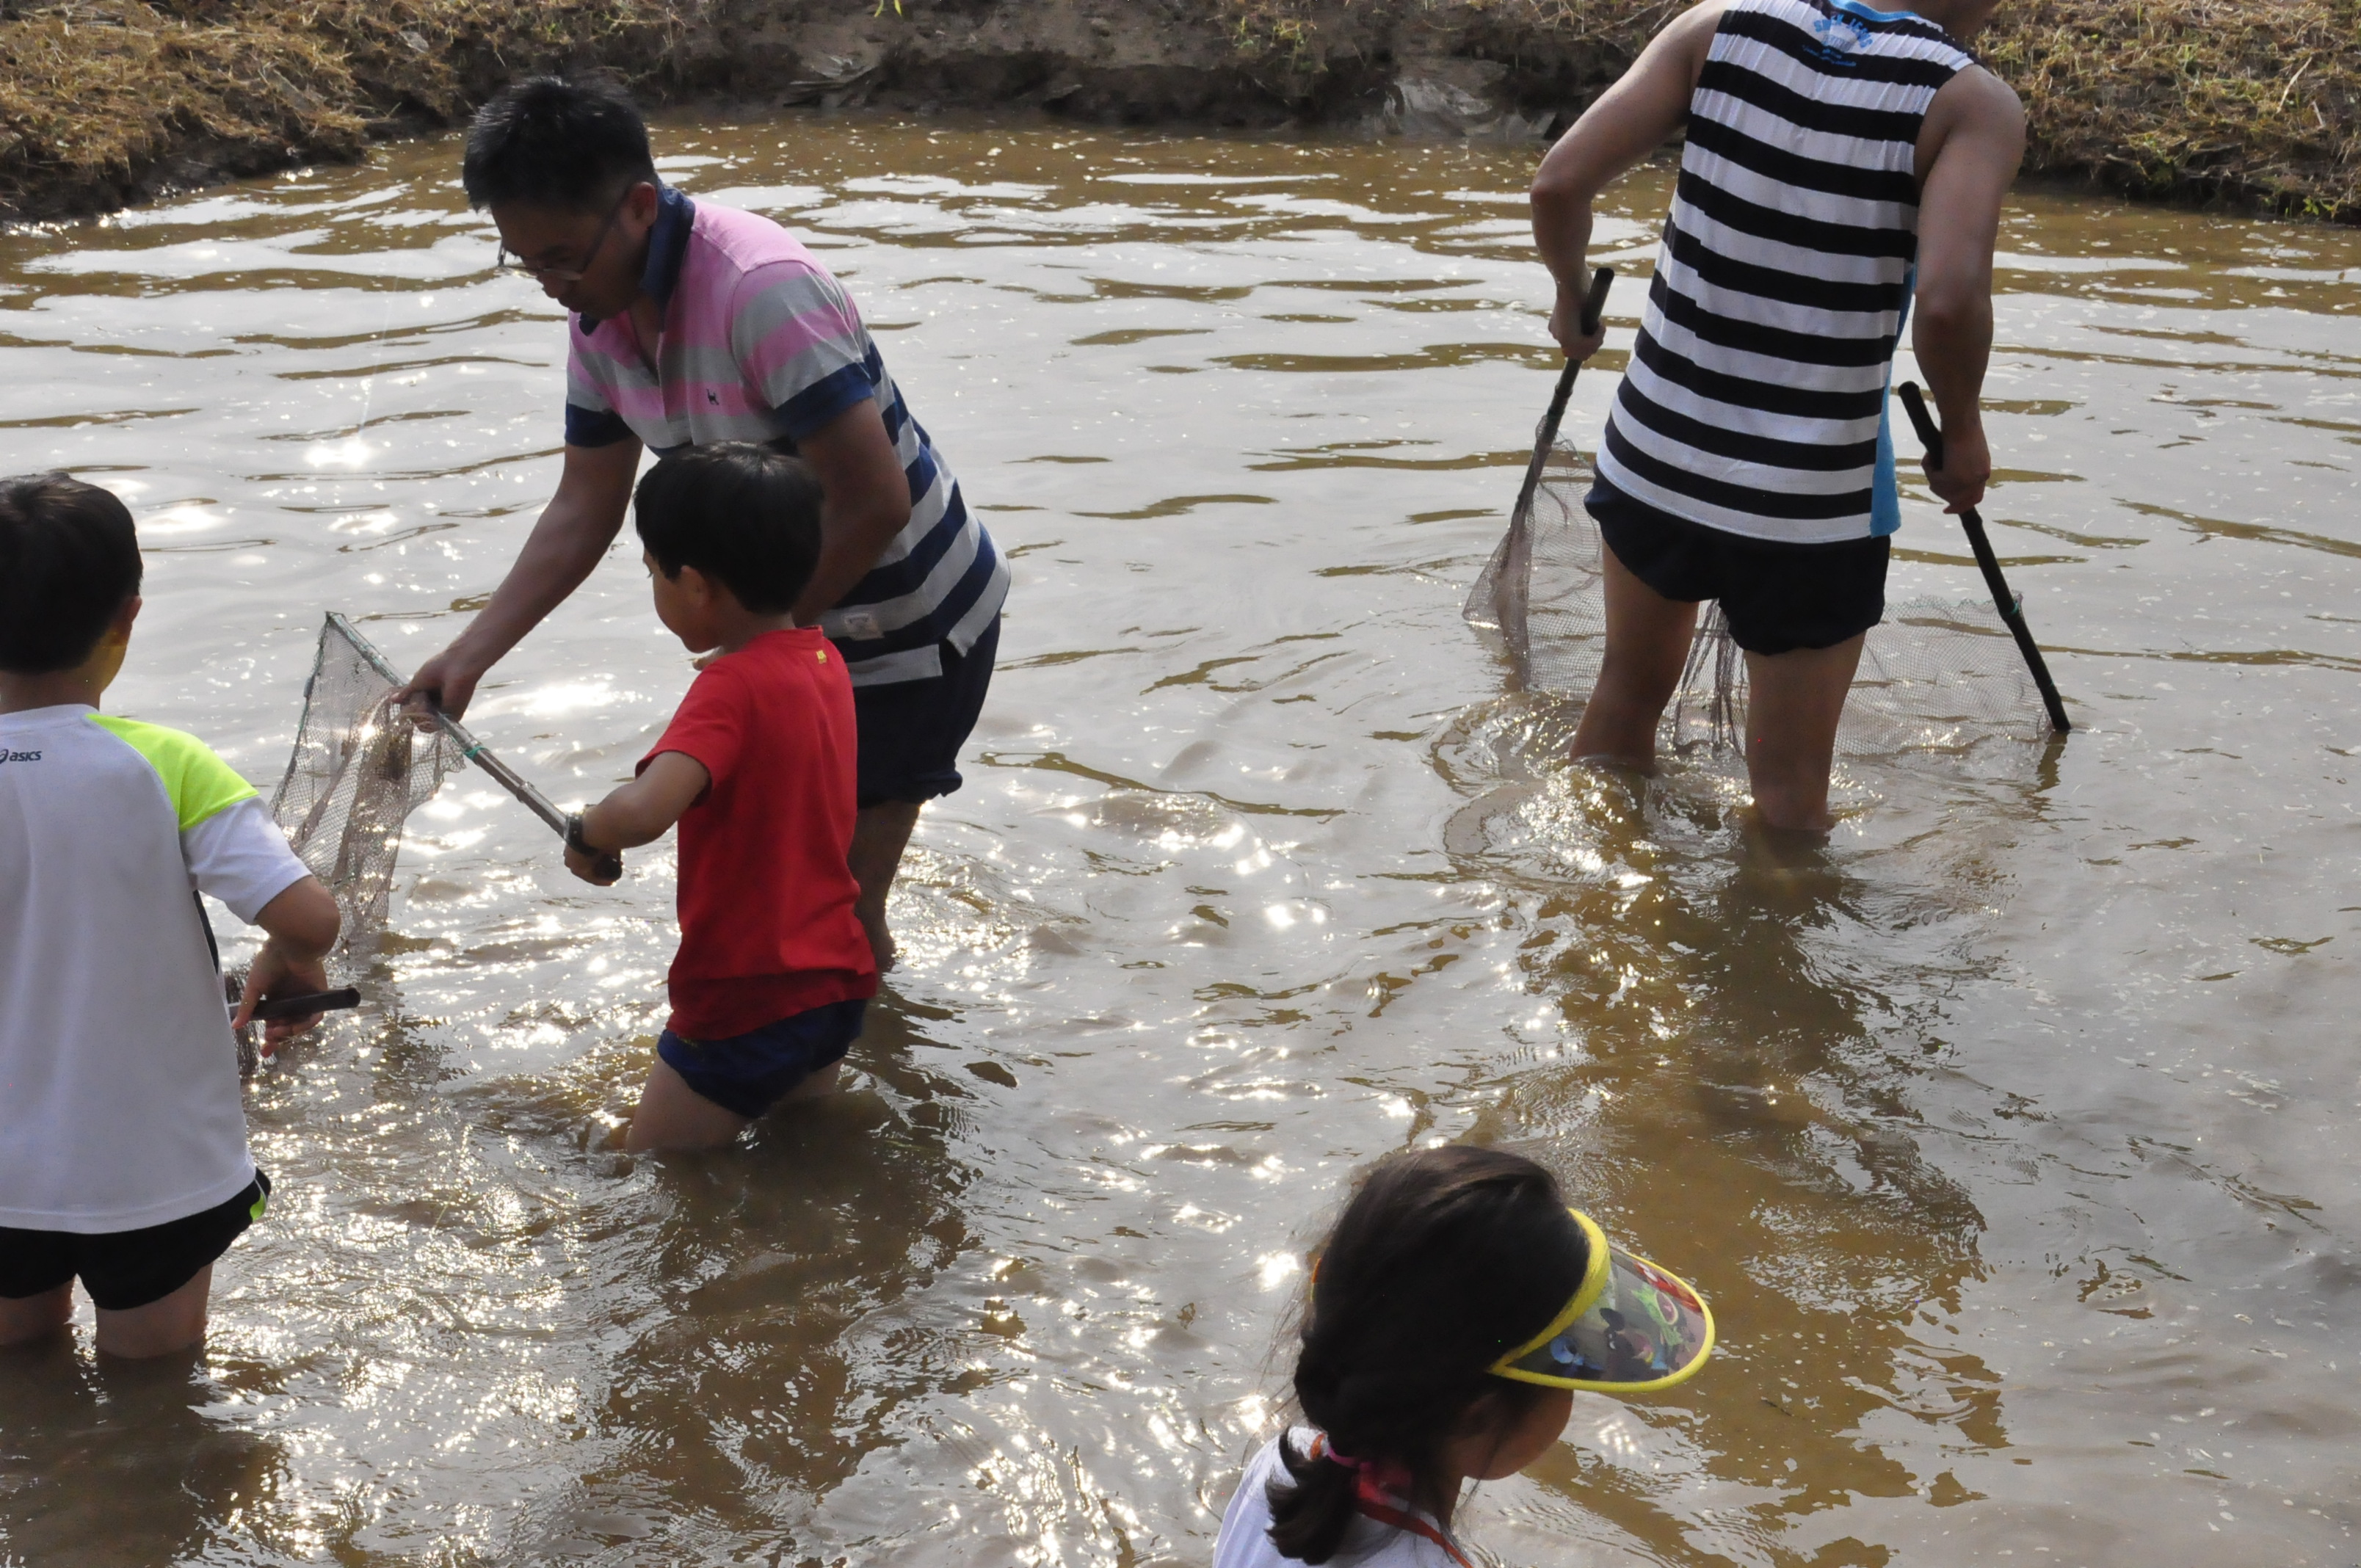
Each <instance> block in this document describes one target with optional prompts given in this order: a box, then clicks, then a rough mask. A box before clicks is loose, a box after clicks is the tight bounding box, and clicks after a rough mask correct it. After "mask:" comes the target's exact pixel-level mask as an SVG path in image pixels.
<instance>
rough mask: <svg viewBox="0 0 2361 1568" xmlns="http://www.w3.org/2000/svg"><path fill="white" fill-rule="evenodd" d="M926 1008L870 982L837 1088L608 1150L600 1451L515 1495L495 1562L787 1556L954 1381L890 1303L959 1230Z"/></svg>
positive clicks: (938, 1345)
mask: <svg viewBox="0 0 2361 1568" xmlns="http://www.w3.org/2000/svg"><path fill="white" fill-rule="evenodd" d="M924 1011H926V1010H925V1009H922V1008H911V1007H906V1006H904V1005H902V1004H900V1003H898V1002H896V1001H895V999H893V998H891V997H890V995H889V996H887V997H884V998H881V1000H880V1002H879V1003H875V1004H873V1006H872V1008H871V1011H870V1014H869V1025H868V1028H867V1029H866V1031H865V1032H864V1034H863V1036H862V1039H861V1040H860V1042H859V1043H858V1044H857V1045H856V1046H855V1047H854V1048H853V1051H852V1053H851V1057H850V1058H849V1064H848V1065H849V1067H850V1069H851V1077H850V1078H849V1083H850V1085H851V1087H850V1089H849V1091H848V1092H846V1093H843V1094H840V1095H838V1096H836V1097H834V1098H833V1099H831V1100H826V1101H820V1102H813V1103H809V1104H803V1105H796V1106H791V1107H788V1108H785V1109H784V1110H782V1111H780V1112H777V1113H774V1114H773V1115H772V1116H770V1117H768V1118H766V1119H764V1120H763V1122H761V1123H758V1124H757V1125H756V1127H755V1130H754V1132H753V1134H752V1136H751V1137H750V1138H749V1139H748V1141H747V1142H746V1143H744V1144H743V1145H741V1146H739V1147H737V1148H735V1149H732V1150H730V1151H728V1152H727V1153H724V1154H719V1155H701V1156H668V1157H659V1158H648V1157H642V1158H641V1159H639V1160H637V1161H629V1160H622V1161H620V1165H621V1166H623V1167H624V1168H629V1167H631V1166H632V1165H636V1166H637V1167H638V1170H636V1171H633V1172H631V1174H633V1175H634V1176H636V1175H638V1174H640V1173H642V1172H644V1173H646V1174H647V1175H648V1176H649V1177H650V1179H649V1180H648V1181H647V1182H646V1183H644V1184H643V1185H642V1184H640V1183H637V1182H635V1183H634V1184H633V1185H634V1186H635V1187H637V1188H638V1201H636V1202H633V1203H631V1204H628V1205H619V1206H617V1207H616V1208H614V1209H613V1210H611V1211H610V1212H609V1214H608V1215H607V1217H606V1221H605V1223H602V1224H599V1225H598V1226H596V1227H595V1228H593V1229H591V1230H588V1231H586V1232H585V1233H584V1234H580V1235H579V1236H577V1238H576V1243H577V1260H578V1266H579V1268H580V1271H581V1274H582V1275H583V1276H584V1279H583V1282H582V1283H583V1285H584V1286H586V1287H587V1288H588V1291H589V1293H590V1295H591V1297H592V1299H594V1300H598V1301H603V1302H604V1303H606V1304H607V1310H605V1311H603V1312H601V1313H599V1318H600V1320H601V1321H596V1322H594V1323H592V1324H590V1325H587V1330H588V1332H590V1333H591V1334H593V1335H594V1336H596V1337H598V1338H599V1339H601V1340H603V1341H605V1342H607V1344H608V1347H609V1348H608V1351H607V1357H606V1363H607V1364H606V1369H605V1371H604V1373H603V1392H602V1394H601V1396H600V1398H598V1400H597V1401H596V1402H595V1405H594V1407H593V1409H592V1412H591V1425H592V1426H593V1427H594V1428H595V1430H596V1432H597V1439H596V1441H597V1442H598V1444H599V1445H601V1446H602V1447H603V1448H604V1449H605V1450H606V1452H607V1453H608V1454H609V1458H608V1460H607V1461H606V1462H605V1463H603V1464H595V1465H592V1466H590V1467H588V1468H587V1469H585V1470H584V1471H583V1472H582V1473H581V1475H579V1477H578V1479H577V1480H575V1481H574V1482H572V1483H571V1484H570V1485H568V1486H566V1487H564V1488H562V1489H561V1496H560V1497H555V1498H551V1499H547V1500H544V1502H543V1503H542V1504H540V1505H539V1506H537V1507H535V1508H533V1509H532V1510H530V1512H529V1513H528V1515H527V1516H526V1517H525V1519H522V1520H521V1521H520V1524H519V1527H518V1529H517V1530H515V1531H514V1532H513V1533H512V1534H511V1537H510V1552H509V1553H508V1554H507V1555H506V1556H504V1557H503V1559H502V1560H503V1561H511V1562H542V1561H565V1562H581V1561H592V1562H599V1561H613V1562H619V1563H620V1562H640V1561H645V1560H647V1559H646V1558H645V1556H644V1553H646V1552H658V1553H660V1554H661V1556H662V1560H663V1561H665V1562H668V1563H681V1562H703V1561H715V1562H719V1561H740V1560H742V1557H743V1554H744V1553H745V1552H747V1550H748V1549H749V1546H750V1543H755V1544H759V1543H768V1544H769V1546H770V1547H772V1548H773V1549H775V1550H776V1551H779V1552H787V1551H789V1550H790V1549H791V1548H792V1545H793V1541H794V1540H795V1538H796V1534H797V1533H798V1532H797V1526H798V1524H799V1523H800V1521H801V1519H803V1517H804V1515H805V1514H806V1512H807V1508H808V1506H809V1502H810V1499H811V1498H812V1497H814V1496H816V1495H825V1494H826V1493H827V1492H828V1491H829V1489H830V1488H832V1487H833V1486H836V1485H837V1484H839V1483H840V1482H841V1481H843V1480H844V1479H845V1478H846V1477H848V1476H850V1475H851V1474H852V1473H853V1472H854V1470H855V1469H856V1468H858V1467H859V1465H860V1464H861V1463H862V1459H863V1458H864V1457H865V1456H867V1455H868V1454H870V1453H873V1452H874V1451H876V1450H878V1449H879V1448H881V1447H883V1446H884V1445H885V1444H887V1443H888V1442H889V1441H890V1439H891V1433H892V1431H893V1430H894V1428H895V1425H896V1421H897V1416H898V1415H899V1413H900V1412H901V1410H902V1409H903V1407H904V1406H905V1405H906V1403H908V1402H909V1401H910V1400H911V1399H913V1398H922V1397H924V1396H928V1395H932V1394H936V1393H941V1392H952V1393H956V1392H957V1391H958V1386H959V1384H960V1383H961V1376H962V1374H961V1364H960V1360H959V1357H958V1356H957V1354H955V1353H956V1349H957V1347H956V1345H954V1344H951V1343H943V1342H939V1341H937V1340H935V1339H933V1338H931V1337H929V1336H928V1334H926V1333H925V1332H920V1331H919V1330H917V1329H916V1328H914V1327H913V1326H911V1325H910V1324H909V1323H907V1322H906V1321H904V1320H903V1318H902V1316H901V1315H900V1311H899V1309H900V1308H901V1307H902V1306H903V1305H904V1304H905V1303H906V1300H907V1299H908V1298H909V1297H910V1296H911V1295H912V1294H913V1293H914V1292H916V1291H917V1290H919V1289H922V1288H925V1287H926V1286H927V1285H928V1283H929V1282H930V1281H931V1280H932V1279H933V1278H934V1277H935V1276H936V1275H937V1273H939V1271H940V1270H942V1269H944V1268H945V1267H947V1266H950V1264H951V1263H952V1262H953V1261H954V1260H955V1259H956V1258H958V1257H959V1256H960V1255H961V1253H963V1252H965V1251H968V1250H970V1249H972V1246H973V1245H974V1243H973V1239H972V1236H971V1235H970V1234H969V1230H968V1227H967V1224H966V1223H965V1221H964V1220H963V1218H962V1216H961V1212H960V1209H959V1205H958V1201H959V1197H960V1194H961V1191H962V1190H963V1189H964V1187H965V1186H966V1184H967V1181H968V1176H967V1174H966V1172H965V1171H964V1170H962V1169H961V1167H960V1165H959V1163H958V1162H957V1161H956V1160H955V1159H954V1158H953V1157H951V1156H950V1152H949V1147H948V1143H947V1139H948V1137H949V1135H950V1133H951V1132H952V1130H953V1128H954V1125H955V1124H956V1123H957V1121H958V1120H959V1117H960V1110H959V1106H960V1103H961V1102H962V1101H963V1100H965V1099H967V1098H969V1095H968V1092H967V1091H966V1090H964V1089H963V1088H962V1087H961V1085H959V1084H957V1083H955V1082H953V1081H951V1080H949V1079H947V1078H945V1077H943V1076H941V1075H939V1074H937V1073H934V1072H932V1071H929V1070H928V1069H927V1068H926V1067H925V1066H924V1065H922V1064H921V1063H920V1062H919V1061H918V1060H917V1059H914V1052H915V1051H917V1050H920V1049H922V1048H923V1047H925V1046H926V1045H927V1044H928V1043H929V1042H928V1041H927V1039H926V1037H925V1026H926V1020H925V1018H924V1017H923V1016H922V1014H923V1012H924ZM642 1048H643V1047H642ZM632 1056H633V1058H634V1061H633V1070H632V1072H631V1077H632V1078H633V1080H636V1077H637V1070H636V1069H637V1063H638V1061H639V1060H640V1059H643V1058H642V1056H641V1053H640V1052H639V1051H634V1052H633V1053H632Z"/></svg>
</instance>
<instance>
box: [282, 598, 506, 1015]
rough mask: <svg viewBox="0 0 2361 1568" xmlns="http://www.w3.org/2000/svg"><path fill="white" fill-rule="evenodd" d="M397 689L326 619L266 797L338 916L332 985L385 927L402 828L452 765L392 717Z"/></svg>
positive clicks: (364, 647) (373, 653)
mask: <svg viewBox="0 0 2361 1568" xmlns="http://www.w3.org/2000/svg"><path fill="white" fill-rule="evenodd" d="M402 684H403V683H402V680H401V676H400V675H399V674H395V672H394V669H393V667H392V666H391V665H390V664H389V663H386V660H385V656H384V655H383V654H381V653H379V652H378V651H377V650H376V648H374V647H372V646H371V645H370V644H369V642H368V639H366V638H364V637H363V636H361V634H360V633H359V632H358V631H357V630H354V628H353V625H352V623H351V622H350V621H348V620H346V619H345V618H344V617H343V616H341V615H337V614H335V613H333V612H332V613H331V614H330V615H329V616H328V618H327V620H326V621H325V622H324V624H323V625H322V626H321V628H320V646H319V652H318V653H317V654H316V655H315V656H314V658H313V663H312V678H311V679H310V680H309V681H308V682H306V683H305V684H304V687H303V721H302V727H301V728H300V729H297V731H296V733H295V751H294V754H293V755H292V756H291V757H289V758H288V760H287V773H286V775H285V776H284V777H283V778H281V779H280V781H279V793H278V794H277V795H274V796H272V797H271V802H270V814H271V816H272V817H276V818H277V819H278V822H279V826H280V829H281V830H282V831H283V832H285V833H286V835H287V841H288V842H289V843H290V844H291V845H293V846H294V850H295V853H296V854H297V855H298V856H299V857H300V858H301V859H302V861H303V863H304V864H305V865H307V866H309V867H311V869H312V874H313V875H314V876H316V877H318V878H319V879H320V881H321V882H322V883H324V884H325V885H326V887H327V889H328V891H329V892H330V893H331V894H335V900H336V907H337V909H339V910H340V911H342V912H343V915H344V920H345V924H344V930H343V933H342V934H341V935H340V936H339V937H338V938H337V941H336V950H335V952H334V953H332V954H330V955H329V958H328V968H329V970H330V972H331V973H332V974H334V975H335V976H337V977H338V978H339V980H340V981H341V980H344V979H349V978H350V977H352V976H353V975H355V974H357V972H358V971H359V970H363V969H365V968H367V967H368V959H369V955H370V953H371V952H372V951H373V950H374V948H375V947H376V944H377V939H378V938H379V935H380V934H381V933H382V932H383V930H384V928H385V914H386V905H387V903H388V901H389V900H390V897H391V896H392V891H393V862H394V857H395V855H396V854H397V853H398V852H399V851H400V850H401V829H402V824H403V823H404V822H406V821H407V820H409V817H410V814H411V813H412V812H413V811H415V810H417V809H418V808H419V807H420V806H423V805H424V804H425V803H426V802H427V800H428V799H429V798H431V797H432V796H433V795H434V792H435V791H436V790H438V789H440V788H441V787H442V786H443V777H444V775H445V773H449V772H450V771H451V770H452V769H453V768H456V767H457V766H458V765H459V761H460V758H459V750H458V747H457V746H456V744H455V743H454V742H453V740H452V739H451V737H450V736H449V735H448V734H447V733H445V732H444V731H441V730H436V731H434V732H433V733H431V734H422V733H420V732H419V731H418V730H417V729H414V728H413V727H412V725H411V724H410V722H409V721H408V720H407V719H405V718H403V717H402V716H401V714H400V713H399V712H397V711H395V709H394V706H393V694H394V693H395V692H396V691H398V690H400V689H401V685H402Z"/></svg>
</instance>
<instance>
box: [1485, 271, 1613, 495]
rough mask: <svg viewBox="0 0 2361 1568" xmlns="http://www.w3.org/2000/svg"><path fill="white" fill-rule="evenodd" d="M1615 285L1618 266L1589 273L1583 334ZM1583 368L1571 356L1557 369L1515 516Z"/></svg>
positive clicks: (1543, 463)
mask: <svg viewBox="0 0 2361 1568" xmlns="http://www.w3.org/2000/svg"><path fill="white" fill-rule="evenodd" d="M1614 286H1615V269H1613V268H1612V267H1602V268H1600V269H1598V271H1596V272H1594V273H1592V274H1591V275H1590V296H1589V298H1587V299H1586V300H1584V301H1583V302H1582V335H1583V336H1585V337H1588V336H1589V335H1590V334H1592V333H1594V332H1597V331H1598V322H1599V318H1600V317H1601V316H1603V315H1605V314H1606V313H1607V291H1609V289H1612V288H1613V287H1614ZM1581 370H1582V361H1581V360H1579V359H1569V360H1567V361H1566V362H1565V369H1563V370H1561V371H1559V372H1558V377H1557V389H1556V390H1555V391H1554V392H1552V393H1551V394H1550V403H1549V412H1548V413H1546V414H1544V415H1543V416H1542V429H1541V439H1540V440H1538V441H1536V442H1534V443H1533V460H1532V462H1531V463H1529V464H1527V465H1526V466H1525V483H1524V487H1523V488H1521V489H1520V490H1518V492H1517V510H1515V511H1514V512H1512V513H1510V516H1511V517H1512V518H1516V517H1522V516H1523V515H1524V514H1525V509H1526V508H1527V507H1530V506H1532V504H1533V491H1534V490H1535V489H1536V488H1539V487H1540V485H1541V482H1542V470H1543V468H1545V467H1547V466H1549V453H1550V448H1551V447H1552V446H1553V445H1554V444H1556V443H1557V427H1558V426H1559V425H1560V424H1561V423H1563V422H1565V405H1566V400H1568V399H1570V398H1572V397H1573V396H1574V378H1575V377H1576V375H1578V374H1580V372H1581Z"/></svg>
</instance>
